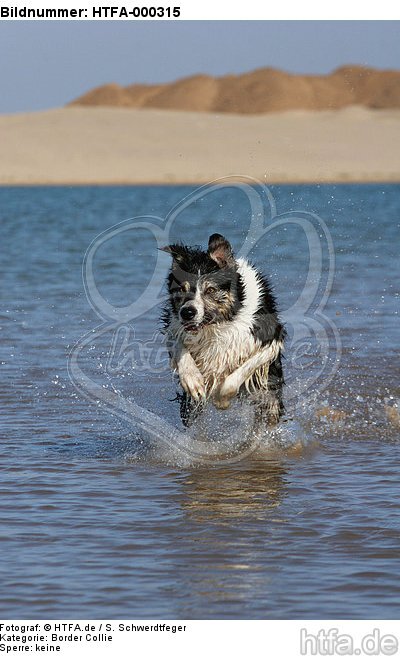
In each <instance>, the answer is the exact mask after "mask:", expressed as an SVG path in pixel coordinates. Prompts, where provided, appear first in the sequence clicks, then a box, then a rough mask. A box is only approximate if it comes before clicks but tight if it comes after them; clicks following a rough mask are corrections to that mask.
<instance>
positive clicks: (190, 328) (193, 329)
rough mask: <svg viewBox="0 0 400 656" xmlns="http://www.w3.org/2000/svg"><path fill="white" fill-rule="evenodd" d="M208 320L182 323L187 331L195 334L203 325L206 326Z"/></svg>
mask: <svg viewBox="0 0 400 656" xmlns="http://www.w3.org/2000/svg"><path fill="white" fill-rule="evenodd" d="M209 323H210V322H209V321H202V322H201V323H184V324H183V329H184V330H185V331H186V332H187V333H193V334H196V333H198V332H199V331H200V330H201V329H202V328H204V326H207V325H208V324H209Z"/></svg>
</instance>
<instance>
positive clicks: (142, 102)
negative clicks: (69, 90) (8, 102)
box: [71, 66, 400, 114]
mask: <svg viewBox="0 0 400 656" xmlns="http://www.w3.org/2000/svg"><path fill="white" fill-rule="evenodd" d="M71 105H72V106H73V105H85V106H86V105H89V106H113V107H142V108H144V107H146V108H152V109H177V110H186V111H196V112H218V113H233V114H263V113H266V112H278V111H286V110H290V109H309V110H318V109H319V110H323V109H326V110H330V109H342V108H344V107H348V106H350V105H361V106H364V107H369V108H372V109H395V108H397V109H400V71H381V70H376V69H373V68H366V67H363V66H343V67H341V68H338V69H337V70H335V71H333V73H331V74H329V75H293V74H290V73H285V72H284V71H279V70H276V69H273V68H263V69H259V70H256V71H252V72H250V73H244V74H243V75H226V76H224V77H220V78H214V77H211V76H208V75H195V76H193V77H189V78H184V79H181V80H177V81H176V82H171V83H169V84H158V85H144V84H135V85H131V86H127V87H122V86H120V85H118V84H107V85H104V86H101V87H98V88H96V89H92V90H91V91H89V92H88V93H86V94H85V95H83V96H81V97H80V98H77V99H76V100H74V101H73V102H72V103H71Z"/></svg>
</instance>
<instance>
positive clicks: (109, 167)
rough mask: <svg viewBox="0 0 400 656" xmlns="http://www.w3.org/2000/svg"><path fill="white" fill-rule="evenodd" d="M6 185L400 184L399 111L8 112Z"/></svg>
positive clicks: (0, 167) (4, 123) (0, 137)
mask: <svg viewBox="0 0 400 656" xmlns="http://www.w3.org/2000/svg"><path fill="white" fill-rule="evenodd" d="M0 143H1V156H0V184H2V185H8V184H9V185H24V184H52V185H56V184H145V183H152V184H157V183H159V184H174V183H201V182H207V181H210V180H213V179H215V178H219V177H223V176H228V175H232V174H236V175H247V176H253V177H255V178H257V179H259V180H263V181H265V182H267V183H279V182H281V183H285V182H293V183H294V182H310V183H311V182H400V157H399V153H400V110H398V109H385V110H372V109H367V108H364V107H358V106H353V107H348V108H346V109H340V110H332V111H326V110H323V111H309V110H295V111H287V112H279V113H269V114H264V115H233V114H222V113H221V114H213V113H200V112H199V113H198V112H188V111H186V112H183V111H172V110H159V109H131V108H108V107H80V106H76V107H69V108H63V109H55V110H49V111H43V112H37V113H31V114H14V115H2V116H0Z"/></svg>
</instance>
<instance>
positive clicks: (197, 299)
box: [161, 234, 285, 426]
mask: <svg viewBox="0 0 400 656" xmlns="http://www.w3.org/2000/svg"><path fill="white" fill-rule="evenodd" d="M161 250H163V251H165V252H167V253H169V254H170V255H171V256H172V267H171V271H170V273H169V275H168V278H167V285H168V292H169V300H168V303H167V306H166V307H165V308H164V313H163V321H164V332H165V334H166V338H167V340H166V341H167V347H168V351H169V355H170V362H171V367H172V369H173V370H174V371H176V372H177V373H178V376H179V381H180V384H181V386H182V389H183V393H179V394H178V398H179V400H180V405H181V418H182V421H183V423H184V425H185V426H190V425H191V424H192V422H193V421H194V419H196V417H197V416H198V415H199V414H200V412H201V411H202V410H203V409H204V407H205V405H206V403H207V402H211V403H213V404H214V406H215V407H217V408H219V409H226V408H228V407H229V406H230V403H231V401H232V399H233V398H234V397H236V396H238V397H239V398H247V399H248V400H249V401H250V402H251V403H252V404H254V406H255V409H256V414H255V418H256V421H258V422H260V421H262V422H264V423H266V424H268V425H270V426H272V425H274V424H276V423H278V421H279V418H280V417H281V415H282V413H283V402H282V386H283V384H284V380H283V373H282V364H281V351H282V349H283V341H284V338H285V329H284V328H283V326H282V325H281V323H280V321H279V318H278V315H277V310H276V301H275V298H274V295H273V293H272V290H271V287H270V285H269V283H268V281H267V280H266V279H265V278H264V277H263V276H262V274H261V273H259V272H258V271H257V270H256V269H255V268H254V267H253V266H252V265H251V264H249V262H247V261H246V260H245V259H243V258H238V259H236V258H235V256H234V254H233V251H232V247H231V245H230V243H229V242H228V241H227V240H226V239H225V237H223V236H222V235H219V234H214V235H211V237H210V239H209V242H208V250H207V251H204V250H202V249H200V248H198V247H195V248H192V247H188V246H184V245H183V244H172V245H170V246H166V247H164V248H163V249H161Z"/></svg>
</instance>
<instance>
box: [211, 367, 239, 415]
mask: <svg viewBox="0 0 400 656" xmlns="http://www.w3.org/2000/svg"><path fill="white" fill-rule="evenodd" d="M237 393H238V386H237V383H236V380H235V378H234V377H233V376H232V375H230V376H228V377H227V378H225V380H224V382H223V383H222V385H221V387H220V388H219V389H218V390H217V391H216V393H215V394H214V397H213V403H214V405H215V407H216V408H218V410H227V408H229V406H230V404H231V401H232V399H233V398H234V397H235V396H236V395H237Z"/></svg>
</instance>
